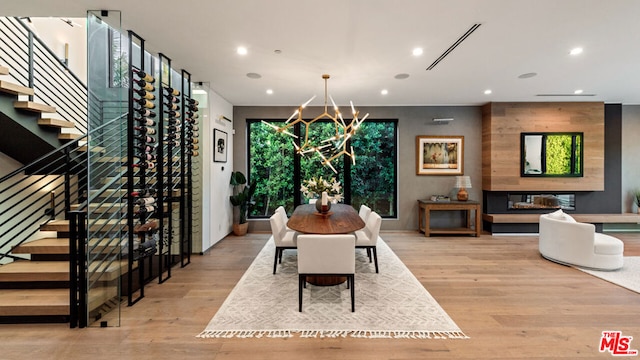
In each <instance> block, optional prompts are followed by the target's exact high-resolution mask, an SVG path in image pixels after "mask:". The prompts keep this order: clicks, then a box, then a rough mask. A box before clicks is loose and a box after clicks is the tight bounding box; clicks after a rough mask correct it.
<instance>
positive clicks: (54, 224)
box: [40, 219, 127, 232]
mask: <svg viewBox="0 0 640 360" xmlns="http://www.w3.org/2000/svg"><path fill="white" fill-rule="evenodd" d="M115 224H120V225H123V226H126V225H127V220H126V219H122V220H104V219H98V220H92V221H91V230H92V231H97V230H100V228H102V227H103V226H105V225H115ZM40 230H42V231H63V232H64V231H69V220H53V221H49V222H48V223H46V224H42V225H40Z"/></svg>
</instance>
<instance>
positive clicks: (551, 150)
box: [520, 132, 583, 177]
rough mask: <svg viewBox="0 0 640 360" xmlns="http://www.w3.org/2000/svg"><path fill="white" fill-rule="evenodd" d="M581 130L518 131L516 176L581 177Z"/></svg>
mask: <svg viewBox="0 0 640 360" xmlns="http://www.w3.org/2000/svg"><path fill="white" fill-rule="evenodd" d="M582 144H583V133H581V132H569V133H521V138H520V154H521V159H522V160H521V163H520V175H521V176H538V177H539V176H550V177H554V176H555V177H581V176H583V172H582V164H583V161H582V153H583V149H582V148H583V145H582Z"/></svg>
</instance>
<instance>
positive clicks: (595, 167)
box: [482, 102, 604, 191]
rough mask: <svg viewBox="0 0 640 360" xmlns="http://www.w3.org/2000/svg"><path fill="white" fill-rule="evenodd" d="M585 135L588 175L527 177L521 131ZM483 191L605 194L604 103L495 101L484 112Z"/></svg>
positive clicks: (585, 165)
mask: <svg viewBox="0 0 640 360" xmlns="http://www.w3.org/2000/svg"><path fill="white" fill-rule="evenodd" d="M523 132H583V133H584V176H583V177H578V178H576V177H564V178H557V177H547V178H542V177H540V178H538V177H521V176H520V161H521V160H520V157H521V155H520V133H523ZM482 189H483V190H485V191H603V190H604V103H601V102H571V103H489V104H486V105H484V106H483V108H482Z"/></svg>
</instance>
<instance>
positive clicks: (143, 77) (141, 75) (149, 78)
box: [132, 68, 156, 83]
mask: <svg viewBox="0 0 640 360" xmlns="http://www.w3.org/2000/svg"><path fill="white" fill-rule="evenodd" d="M132 70H133V72H134V73H135V74H136V76H138V78H139V79H140V80H144V81H146V82H150V83H152V82H155V81H156V79H154V78H153V76H151V75H150V74H148V73H146V72H144V71H142V70H138V69H136V68H132Z"/></svg>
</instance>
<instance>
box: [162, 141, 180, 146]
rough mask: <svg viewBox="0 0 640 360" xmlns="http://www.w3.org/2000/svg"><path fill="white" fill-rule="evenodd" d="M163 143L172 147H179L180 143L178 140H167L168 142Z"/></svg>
mask: <svg viewBox="0 0 640 360" xmlns="http://www.w3.org/2000/svg"><path fill="white" fill-rule="evenodd" d="M165 143H166V144H167V145H173V146H175V147H178V146H180V141H179V140H169V141H165Z"/></svg>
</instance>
